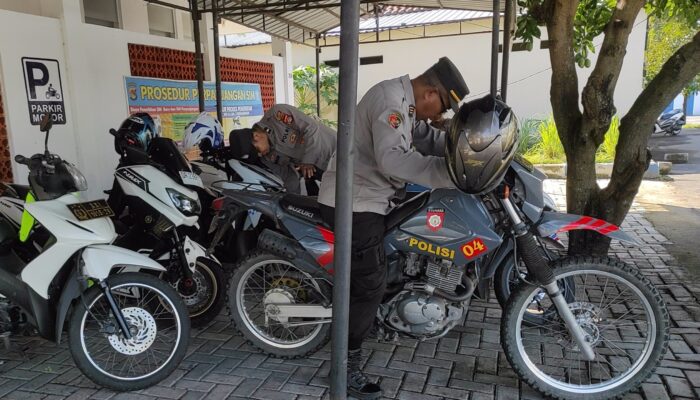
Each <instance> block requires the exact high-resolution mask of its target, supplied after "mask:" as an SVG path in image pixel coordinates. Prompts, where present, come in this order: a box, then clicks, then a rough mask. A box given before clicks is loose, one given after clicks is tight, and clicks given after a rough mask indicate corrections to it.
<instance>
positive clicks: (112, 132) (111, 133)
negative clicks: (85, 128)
mask: <svg viewBox="0 0 700 400" xmlns="http://www.w3.org/2000/svg"><path fill="white" fill-rule="evenodd" d="M109 134H110V135H112V136H117V130H116V129H114V128H109Z"/></svg>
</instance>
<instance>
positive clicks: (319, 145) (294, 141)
mask: <svg viewBox="0 0 700 400" xmlns="http://www.w3.org/2000/svg"><path fill="white" fill-rule="evenodd" d="M258 124H259V125H260V126H262V127H264V128H268V129H269V130H270V131H271V132H272V133H271V135H270V142H271V144H272V150H273V152H274V153H273V154H272V156H273V157H274V158H278V160H276V162H277V163H278V164H280V165H285V164H289V163H292V164H312V165H315V166H316V167H317V168H319V169H321V170H325V169H326V166H327V165H328V160H330V158H331V156H332V155H333V153H335V143H336V138H335V136H336V135H335V131H334V130H333V129H331V128H329V127H327V126H325V125H323V123H321V122H319V121H316V120H315V119H313V118H311V117H310V116H308V115H306V114H304V113H303V112H301V111H300V110H299V109H298V108H296V107H293V106H290V105H288V104H275V105H274V106H272V108H270V109H269V110H267V112H265V115H263V117H262V119H261V120H260V121H259V122H258Z"/></svg>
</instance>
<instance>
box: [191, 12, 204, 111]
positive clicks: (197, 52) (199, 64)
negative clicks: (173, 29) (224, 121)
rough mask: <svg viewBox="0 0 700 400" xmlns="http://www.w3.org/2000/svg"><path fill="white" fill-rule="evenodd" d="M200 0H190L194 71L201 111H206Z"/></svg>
mask: <svg viewBox="0 0 700 400" xmlns="http://www.w3.org/2000/svg"><path fill="white" fill-rule="evenodd" d="M197 1H198V0H190V7H191V8H192V31H193V33H194V71H195V75H196V76H197V93H198V94H197V96H198V99H199V112H202V111H204V76H203V72H204V71H203V69H204V58H203V57H202V42H201V40H200V37H199V10H198V9H197V6H198V5H197Z"/></svg>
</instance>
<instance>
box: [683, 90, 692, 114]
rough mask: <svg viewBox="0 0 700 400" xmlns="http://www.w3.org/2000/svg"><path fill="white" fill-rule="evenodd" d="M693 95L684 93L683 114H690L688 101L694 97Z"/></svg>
mask: <svg viewBox="0 0 700 400" xmlns="http://www.w3.org/2000/svg"><path fill="white" fill-rule="evenodd" d="M692 95H693V94H692V93H690V94H689V93H685V91H683V112H684V113H685V112H688V100H689V98H690V96H692Z"/></svg>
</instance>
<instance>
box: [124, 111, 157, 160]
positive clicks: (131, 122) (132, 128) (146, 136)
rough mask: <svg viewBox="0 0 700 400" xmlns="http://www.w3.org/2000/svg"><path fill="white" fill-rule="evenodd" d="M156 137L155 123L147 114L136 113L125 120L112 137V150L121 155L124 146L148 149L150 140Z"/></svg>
mask: <svg viewBox="0 0 700 400" xmlns="http://www.w3.org/2000/svg"><path fill="white" fill-rule="evenodd" d="M157 136H158V131H157V128H156V123H155V121H154V120H153V117H151V116H150V115H149V114H148V113H136V114H132V115H130V116H129V118H127V119H125V120H124V121H123V122H122V124H121V125H120V126H119V129H117V132H116V134H115V135H114V139H115V140H114V150H115V151H116V152H117V153H119V154H121V153H122V151H123V150H124V147H125V146H128V147H136V148H138V149H141V150H143V151H146V150H147V149H148V145H149V144H150V143H151V139H153V138H154V137H157Z"/></svg>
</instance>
